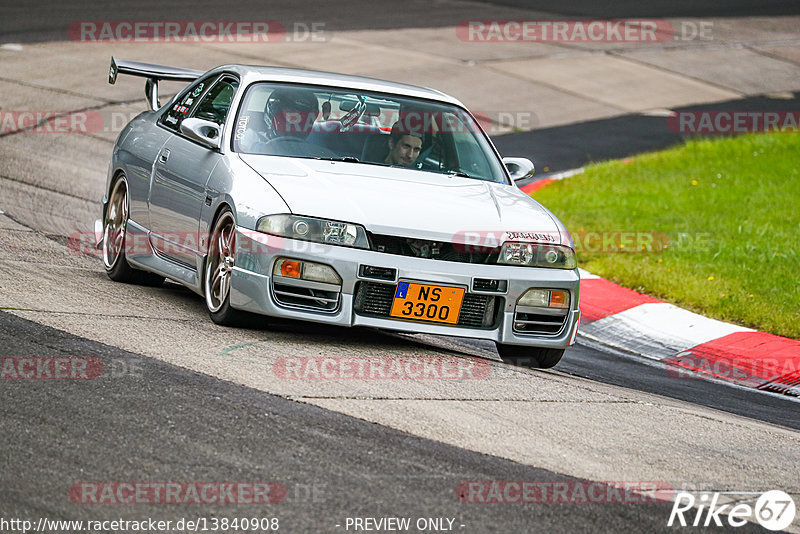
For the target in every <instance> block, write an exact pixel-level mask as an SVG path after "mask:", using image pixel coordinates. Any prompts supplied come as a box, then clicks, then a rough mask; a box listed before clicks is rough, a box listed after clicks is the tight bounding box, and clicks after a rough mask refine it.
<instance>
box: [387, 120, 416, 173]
mask: <svg viewBox="0 0 800 534" xmlns="http://www.w3.org/2000/svg"><path fill="white" fill-rule="evenodd" d="M420 149H422V134H421V133H418V132H416V131H410V130H408V129H406V128H405V127H404V126H403V125H402V124H401V123H400V121H397V122H395V123H394V126H392V134H391V136H390V137H389V155H388V156H386V160H385V161H386V163H389V164H390V165H401V166H403V167H413V166H414V163H416V161H417V157H419V152H420Z"/></svg>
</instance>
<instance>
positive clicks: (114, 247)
mask: <svg viewBox="0 0 800 534" xmlns="http://www.w3.org/2000/svg"><path fill="white" fill-rule="evenodd" d="M128 205H129V202H128V182H127V180H125V176H124V175H122V176H120V177H119V178H117V180H116V181H115V182H114V185H113V186H112V188H111V195H110V196H109V199H108V207H107V208H106V213H105V215H104V216H103V265H104V266H105V268H106V274H107V275H108V277H109V278H110V279H112V280H114V281H115V282H123V283H126V284H139V285H145V286H153V287H156V286H160V285H161V284H163V283H164V277H163V276H159V275H157V274H154V273H149V272H147V271H141V270H139V269H134V268H133V267H131V266H130V264H128V259H127V258H126V256H125V231H126V229H127V227H128Z"/></svg>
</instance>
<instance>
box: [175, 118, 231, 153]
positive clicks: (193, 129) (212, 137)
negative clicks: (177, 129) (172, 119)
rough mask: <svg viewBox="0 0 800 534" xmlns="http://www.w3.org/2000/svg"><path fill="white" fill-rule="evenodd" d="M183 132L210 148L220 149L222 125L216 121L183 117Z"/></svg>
mask: <svg viewBox="0 0 800 534" xmlns="http://www.w3.org/2000/svg"><path fill="white" fill-rule="evenodd" d="M181 132H183V133H184V134H185V135H186V136H187V137H189V138H191V139H194V140H195V141H197V142H198V143H202V144H204V145H205V146H207V147H208V148H213V149H218V148H219V147H220V133H221V132H220V126H219V125H218V124H216V123H214V122H211V121H206V120H203V119H196V118H194V117H191V118H188V119H183V121H182V122H181Z"/></svg>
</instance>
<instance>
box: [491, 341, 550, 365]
mask: <svg viewBox="0 0 800 534" xmlns="http://www.w3.org/2000/svg"><path fill="white" fill-rule="evenodd" d="M497 353H498V354H500V359H501V360H503V361H504V362H506V363H510V364H512V365H516V366H518V367H529V368H535V369H550V368H551V367H555V366H556V364H557V363H558V362H560V361H561V358H562V357H563V356H564V349H549V348H543V347H529V346H525V345H503V344H500V343H497Z"/></svg>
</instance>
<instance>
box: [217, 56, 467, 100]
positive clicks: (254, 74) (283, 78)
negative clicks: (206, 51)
mask: <svg viewBox="0 0 800 534" xmlns="http://www.w3.org/2000/svg"><path fill="white" fill-rule="evenodd" d="M217 72H233V73H236V74H238V75H239V76H240V77H241V78H242V82H243V84H244V85H249V84H251V83H253V82H259V81H272V82H291V83H304V84H310V85H323V86H332V87H343V88H349V89H359V90H362V91H376V92H379V93H389V94H393V95H403V96H410V97H416V98H426V99H429V100H437V101H439V102H447V103H449V104H455V105H457V106H459V107H462V108H463V107H465V106H464V104H462V103H461V102H460V101H459V100H458V99H456V98H455V97H452V96H450V95H448V94H446V93H443V92H441V91H437V90H436V89H430V88H427V87H418V86H416V85H409V84H405V83H398V82H391V81H388V80H379V79H377V78H368V77H366V76H353V75H350V74H338V73H335V72H324V71H316V70H306V69H294V68H290V67H267V66H258V65H222V66H220V67H217V68H215V69H212V70H210V71H209V72H208V74H212V73H217Z"/></svg>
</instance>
